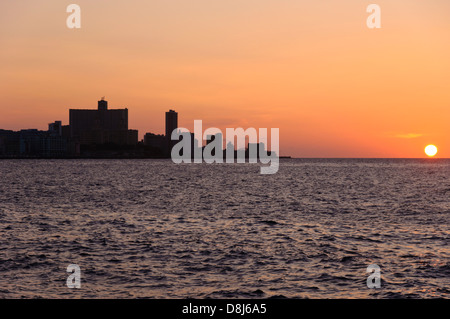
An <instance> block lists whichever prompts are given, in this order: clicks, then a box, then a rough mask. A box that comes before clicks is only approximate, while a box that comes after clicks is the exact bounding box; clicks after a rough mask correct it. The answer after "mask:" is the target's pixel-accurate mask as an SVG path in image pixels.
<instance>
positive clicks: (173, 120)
mask: <svg viewBox="0 0 450 319" xmlns="http://www.w3.org/2000/svg"><path fill="white" fill-rule="evenodd" d="M177 128H178V113H177V112H175V111H174V110H170V111H169V112H166V137H168V138H169V140H170V137H171V136H172V132H173V131H174V130H176V129H177Z"/></svg>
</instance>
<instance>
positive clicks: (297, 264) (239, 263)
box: [0, 159, 450, 298]
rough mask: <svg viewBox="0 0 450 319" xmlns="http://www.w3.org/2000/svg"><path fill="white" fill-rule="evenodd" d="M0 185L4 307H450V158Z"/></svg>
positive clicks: (100, 171) (62, 175)
mask: <svg viewBox="0 0 450 319" xmlns="http://www.w3.org/2000/svg"><path fill="white" fill-rule="evenodd" d="M0 180H1V184H0V298H282V297H287V298H436V297H437V298H448V297H449V292H450V259H449V257H450V250H449V243H450V241H449V217H450V202H449V198H450V196H449V195H450V160H445V159H433V160H414V159H411V160H401V159H396V160H382V159H373V160H369V159H367V160H358V159H340V160H339V159H327V160H326V159H322V160H319V159H303V160H296V159H291V160H288V159H287V160H282V161H281V166H280V170H279V172H278V173H277V174H275V175H261V174H259V166H258V165H257V164H234V165H230V164H216V165H206V164H191V165H189V164H183V165H176V164H173V163H172V162H171V161H170V160H2V161H0ZM70 264H77V265H79V266H80V268H81V288H80V289H69V288H67V286H66V279H67V277H68V275H69V274H68V273H67V272H66V268H67V266H68V265H70ZM371 264H377V265H378V266H379V267H380V269H381V277H382V281H381V288H380V289H368V288H367V285H366V280H367V277H368V276H369V275H370V274H368V273H366V268H367V266H369V265H371Z"/></svg>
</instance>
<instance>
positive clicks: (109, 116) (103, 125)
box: [69, 99, 137, 145]
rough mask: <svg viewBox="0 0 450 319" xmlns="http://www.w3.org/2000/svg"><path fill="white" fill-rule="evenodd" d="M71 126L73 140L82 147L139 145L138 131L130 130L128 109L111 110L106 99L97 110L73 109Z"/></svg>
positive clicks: (70, 116)
mask: <svg viewBox="0 0 450 319" xmlns="http://www.w3.org/2000/svg"><path fill="white" fill-rule="evenodd" d="M69 125H70V137H71V139H72V140H74V141H78V142H79V143H80V144H82V145H90V144H105V143H113V144H117V145H126V144H128V145H130V144H131V145H135V144H137V134H136V133H137V131H133V130H128V109H116V110H109V109H108V102H107V101H105V100H104V99H102V100H100V101H98V108H97V110H74V109H71V110H70V111H69Z"/></svg>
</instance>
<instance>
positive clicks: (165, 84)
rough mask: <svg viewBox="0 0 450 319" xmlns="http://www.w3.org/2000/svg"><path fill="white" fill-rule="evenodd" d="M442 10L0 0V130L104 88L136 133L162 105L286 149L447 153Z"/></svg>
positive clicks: (52, 113) (260, 0) (88, 98)
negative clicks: (276, 139)
mask: <svg viewBox="0 0 450 319" xmlns="http://www.w3.org/2000/svg"><path fill="white" fill-rule="evenodd" d="M71 3H77V4H79V5H80V6H81V9H82V28H81V29H79V30H70V29H68V28H67V27H66V18H67V16H68V14H67V13H66V7H67V6H68V5H69V4H71ZM370 3H377V4H379V5H380V6H381V9H382V28H381V29H377V30H371V29H368V28H367V26H366V19H367V17H368V15H369V14H368V13H366V7H367V6H368V5H369V4H370ZM449 15H450V2H449V1H448V0H430V1H421V0H407V1H406V0H403V1H402V0H389V1H387V0H383V1H382V0H375V1H354V0H316V1H312V0H311V1H301V0H215V1H211V0H189V1H186V0H158V1H153V0H149V1H137V0H128V1H123V0H122V1H117V0H96V1H92V0H74V1H61V0H52V1H51V0H40V1H34V0H21V1H2V2H0V48H1V50H0V64H1V68H0V96H1V101H0V128H3V129H14V130H18V129H21V128H38V129H46V128H47V124H48V123H50V122H52V121H54V120H62V121H63V122H64V123H65V124H67V123H68V115H69V112H68V109H69V108H96V103H97V100H98V99H100V98H101V97H102V96H106V99H107V100H108V101H109V105H110V108H119V107H128V108H129V117H130V125H129V126H130V128H133V129H138V130H139V133H140V136H141V137H142V135H143V134H144V133H145V132H154V133H163V132H164V112H165V111H167V110H168V109H169V108H173V109H175V110H177V111H178V112H179V119H180V120H179V124H180V126H184V127H187V128H192V126H193V121H194V119H201V120H203V124H204V127H211V126H217V127H219V128H221V129H223V130H224V131H225V127H239V126H242V127H244V128H246V127H268V128H271V127H278V128H280V148H281V153H282V154H286V155H292V156H296V157H424V156H425V155H424V152H423V149H424V147H425V146H426V145H427V144H435V145H437V146H438V148H439V153H438V157H450V141H449V140H450V139H449V136H450V125H449V122H450V58H449V57H450V41H449V39H450V19H449Z"/></svg>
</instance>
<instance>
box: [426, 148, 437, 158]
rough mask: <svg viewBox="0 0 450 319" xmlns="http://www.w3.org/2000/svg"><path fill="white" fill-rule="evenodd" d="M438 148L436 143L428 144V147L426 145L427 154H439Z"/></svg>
mask: <svg viewBox="0 0 450 319" xmlns="http://www.w3.org/2000/svg"><path fill="white" fill-rule="evenodd" d="M437 152H438V149H437V147H436V146H434V145H428V146H427V147H425V154H427V155H428V156H430V157H433V156H435V155H436V154H437Z"/></svg>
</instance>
